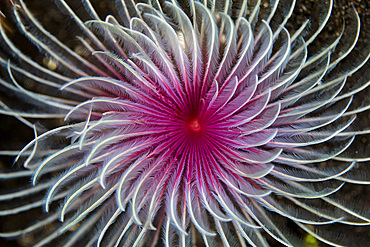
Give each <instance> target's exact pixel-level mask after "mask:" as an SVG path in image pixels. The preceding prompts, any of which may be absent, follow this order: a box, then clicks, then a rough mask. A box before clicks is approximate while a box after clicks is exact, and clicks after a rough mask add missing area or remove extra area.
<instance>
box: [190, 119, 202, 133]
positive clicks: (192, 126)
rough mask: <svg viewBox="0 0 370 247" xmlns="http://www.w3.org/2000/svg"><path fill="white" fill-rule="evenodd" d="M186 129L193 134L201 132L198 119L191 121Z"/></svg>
mask: <svg viewBox="0 0 370 247" xmlns="http://www.w3.org/2000/svg"><path fill="white" fill-rule="evenodd" d="M188 128H189V130H190V131H191V132H193V133H199V132H200V131H201V130H202V125H201V124H200V123H199V120H198V119H193V120H191V121H190V122H189V123H188Z"/></svg>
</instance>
